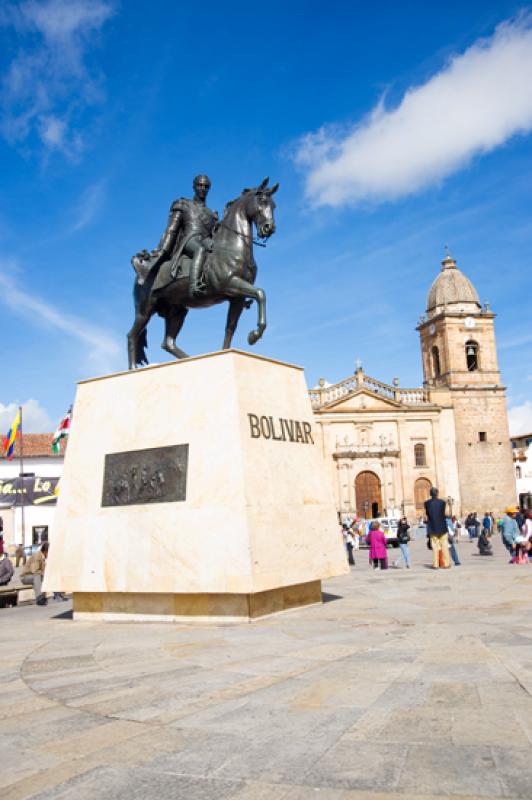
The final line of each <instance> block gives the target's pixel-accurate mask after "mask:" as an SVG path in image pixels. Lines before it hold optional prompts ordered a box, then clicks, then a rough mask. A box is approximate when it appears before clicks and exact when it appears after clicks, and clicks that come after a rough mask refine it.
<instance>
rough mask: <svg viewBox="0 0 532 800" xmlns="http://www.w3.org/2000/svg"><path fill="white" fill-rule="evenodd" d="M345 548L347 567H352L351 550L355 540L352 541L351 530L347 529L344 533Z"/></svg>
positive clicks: (353, 563)
mask: <svg viewBox="0 0 532 800" xmlns="http://www.w3.org/2000/svg"><path fill="white" fill-rule="evenodd" d="M345 546H346V548H347V561H348V563H349V566H350V567H354V566H355V559H354V558H353V548H354V546H355V540H354V539H353V533H352V531H351V528H348V529H347V530H346V532H345Z"/></svg>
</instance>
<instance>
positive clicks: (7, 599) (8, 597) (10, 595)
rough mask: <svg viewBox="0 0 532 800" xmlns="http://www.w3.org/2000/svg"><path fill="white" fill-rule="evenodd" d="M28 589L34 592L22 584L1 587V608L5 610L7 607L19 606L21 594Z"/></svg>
mask: <svg viewBox="0 0 532 800" xmlns="http://www.w3.org/2000/svg"><path fill="white" fill-rule="evenodd" d="M26 589H30V590H31V591H33V589H32V588H31V586H24V585H22V584H19V585H17V584H12V585H9V584H8V585H7V586H0V608H5V607H6V605H10V606H17V605H18V594H19V592H25V591H26Z"/></svg>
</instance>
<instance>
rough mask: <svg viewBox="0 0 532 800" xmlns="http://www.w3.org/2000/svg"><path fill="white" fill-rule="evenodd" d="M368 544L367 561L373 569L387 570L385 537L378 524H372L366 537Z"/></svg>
mask: <svg viewBox="0 0 532 800" xmlns="http://www.w3.org/2000/svg"><path fill="white" fill-rule="evenodd" d="M366 542H367V543H368V544H369V561H370V564H373V569H388V556H387V555H386V536H385V535H384V531H381V529H380V528H379V523H378V522H372V523H371V528H370V531H369V533H368V535H367V536H366Z"/></svg>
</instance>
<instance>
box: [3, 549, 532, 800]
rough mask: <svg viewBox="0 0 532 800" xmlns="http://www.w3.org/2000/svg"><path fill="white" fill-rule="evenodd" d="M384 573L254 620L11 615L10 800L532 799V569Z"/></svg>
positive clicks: (7, 683) (361, 569) (467, 561)
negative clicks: (192, 622)
mask: <svg viewBox="0 0 532 800" xmlns="http://www.w3.org/2000/svg"><path fill="white" fill-rule="evenodd" d="M495 548H496V556H495V557H494V558H492V559H487V558H480V557H478V556H477V555H476V552H477V548H476V546H475V545H471V544H469V543H467V542H465V543H463V544H461V545H460V553H461V557H462V560H463V566H462V567H460V568H453V569H452V570H444V571H439V572H433V571H432V570H430V569H428V568H426V567H425V566H424V565H425V564H426V563H427V562H428V560H429V555H430V554H429V553H428V551H427V550H426V548H425V545H424V542H423V541H418V542H416V543H414V545H413V551H414V561H415V562H416V563H415V566H414V568H413V569H411V570H409V571H407V570H405V569H402V570H389V571H388V572H381V573H372V572H371V571H370V570H369V569H368V567H367V553H366V552H365V551H361V552H360V553H359V554H358V555H357V567H356V568H355V569H353V570H352V572H351V574H350V575H348V576H345V577H343V578H339V579H336V580H332V581H328V582H327V584H326V585H325V586H324V589H325V590H326V592H327V593H328V594H327V596H326V600H327V602H326V603H324V604H323V606H321V607H313V608H308V609H305V610H301V611H296V612H291V613H287V614H284V615H281V616H278V617H276V618H273V619H268V620H264V621H262V622H258V623H254V624H252V625H242V626H238V627H222V626H218V627H217V626H209V627H199V628H195V627H193V626H176V625H160V624H156V625H133V624H122V625H120V624H101V623H98V624H96V623H95V624H92V623H77V622H73V621H72V620H71V619H70V618H69V610H68V609H69V604H68V605H67V604H66V603H62V604H60V603H50V604H49V605H48V607H46V608H39V607H36V606H27V607H21V608H18V609H6V610H4V611H0V637H1V639H0V641H1V647H0V650H1V655H0V686H1V692H0V726H1V727H0V731H1V733H2V745H1V747H0V754H1V756H0V757H1V768H0V797H1V798H2V800H26V798H35V799H36V800H117V799H120V798H127V800H152V799H153V800H155V799H157V800H167V799H169V798H172V800H175V799H176V798H178V799H179V800H180V799H181V798H183V800H185V799H186V800H224V799H225V798H232V799H233V800H307V798H319V800H355V798H357V799H360V800H362V799H364V800H379V798H381V799H384V798H386V799H387V800H390V798H402V799H403V800H404V798H417V799H418V800H421V798H425V799H426V798H435V797H439V798H441V797H453V798H458V797H459V798H473V797H476V798H478V797H511V798H527V800H529V798H531V797H532V622H531V610H532V606H531V589H532V565H530V566H519V567H516V566H509V565H508V564H507V558H506V557H505V551H503V549H502V547H501V545H500V544H499V543H498V541H497V542H496V543H495Z"/></svg>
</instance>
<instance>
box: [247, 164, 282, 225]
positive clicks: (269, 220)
mask: <svg viewBox="0 0 532 800" xmlns="http://www.w3.org/2000/svg"><path fill="white" fill-rule="evenodd" d="M268 181H269V178H264V180H263V181H262V183H261V185H260V186H257V188H256V189H244V194H245V195H247V197H246V212H247V215H248V217H249V219H251V220H253V222H254V223H255V225H256V227H257V233H258V234H259V236H260V237H261V238H263V239H268V238H269V237H270V236H271V235H272V233H275V220H274V218H273V210H274V208H275V203H274V201H273V197H272V195H274V194H275V192H276V191H277V189H278V188H279V184H278V183H276V184H275V186H272V187H271V188H268Z"/></svg>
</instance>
